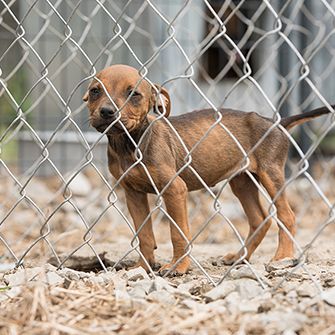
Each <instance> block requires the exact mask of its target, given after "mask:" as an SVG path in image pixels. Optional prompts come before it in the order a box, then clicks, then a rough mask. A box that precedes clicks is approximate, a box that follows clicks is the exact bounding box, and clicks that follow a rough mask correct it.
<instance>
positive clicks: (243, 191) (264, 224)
mask: <svg viewBox="0 0 335 335" xmlns="http://www.w3.org/2000/svg"><path fill="white" fill-rule="evenodd" d="M230 187H231V189H232V191H233V193H234V194H235V196H236V197H237V198H238V199H239V200H240V202H241V205H242V207H243V209H244V212H245V214H246V216H247V218H248V221H249V234H248V237H247V239H246V241H245V245H246V248H247V255H246V257H245V258H244V259H246V260H249V258H250V256H251V255H252V253H253V252H254V251H255V249H256V248H257V247H258V245H259V244H260V243H261V241H262V240H263V238H264V236H265V234H266V232H267V231H268V229H269V227H270V226H271V220H270V219H266V217H267V215H266V211H265V210H264V208H263V206H262V204H261V202H260V199H259V191H258V188H257V186H256V185H255V184H254V182H253V181H252V180H251V179H250V177H249V176H248V175H247V174H245V173H243V174H240V175H238V176H236V177H235V178H233V179H232V180H231V181H230ZM265 219H266V221H265ZM256 230H257V232H256ZM244 250H245V249H241V250H240V251H239V252H238V253H236V254H228V255H226V256H224V257H223V263H224V264H227V265H231V264H233V263H234V262H235V261H237V260H238V259H240V258H241V257H243V255H244V254H245V251H244Z"/></svg>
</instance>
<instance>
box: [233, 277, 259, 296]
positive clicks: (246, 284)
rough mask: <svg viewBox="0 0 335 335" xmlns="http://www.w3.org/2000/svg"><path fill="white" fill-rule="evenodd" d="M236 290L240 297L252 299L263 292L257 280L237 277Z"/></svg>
mask: <svg viewBox="0 0 335 335" xmlns="http://www.w3.org/2000/svg"><path fill="white" fill-rule="evenodd" d="M236 284H237V287H236V289H237V292H238V293H239V294H240V295H241V297H242V299H246V300H249V299H252V298H255V297H260V296H262V295H263V294H264V293H265V290H264V289H263V288H262V287H261V286H260V285H259V283H258V282H256V281H255V280H252V279H238V280H236Z"/></svg>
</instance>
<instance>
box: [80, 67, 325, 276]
mask: <svg viewBox="0 0 335 335" xmlns="http://www.w3.org/2000/svg"><path fill="white" fill-rule="evenodd" d="M97 78H98V81H97V80H93V81H92V83H91V84H90V87H89V92H88V93H87V94H86V95H85V96H84V100H85V101H87V106H88V108H89V111H90V120H91V125H92V126H93V127H95V128H96V129H97V130H99V131H101V132H103V131H106V129H107V127H108V126H109V127H110V128H109V129H108V130H107V131H106V134H107V137H108V140H109V146H108V162H109V163H108V164H109V170H110V172H111V173H112V175H113V176H114V177H115V178H116V179H119V178H120V177H121V176H123V174H124V172H125V171H127V169H128V168H129V167H130V166H132V165H133V164H134V163H135V162H136V160H137V158H136V157H135V154H134V150H135V147H134V145H133V144H132V142H131V141H130V140H129V138H128V136H127V135H126V134H125V132H124V130H123V129H122V126H121V124H120V122H116V123H115V124H114V125H113V126H112V127H111V126H110V124H111V123H112V122H113V121H114V120H115V118H116V117H117V115H118V113H117V109H119V108H121V107H122V106H123V105H124V103H125V101H126V100H127V97H128V93H129V88H131V89H133V88H134V87H135V86H136V85H137V84H138V83H139V81H140V80H141V77H140V76H139V74H138V71H137V70H136V69H134V68H131V67H129V66H125V65H114V66H111V67H109V68H107V69H105V70H103V71H101V72H100V73H99V74H97ZM99 81H101V82H102V83H103V86H104V87H105V89H106V90H107V92H108V94H109V95H110V97H111V98H112V99H113V101H114V102H115V104H116V107H115V106H113V104H112V103H111V101H110V99H109V98H108V96H107V94H106V93H105V91H104V89H103V88H102V87H101V83H99ZM92 88H97V89H98V90H100V94H98V95H97V96H95V95H94V94H93V93H92ZM157 89H158V91H159V92H157ZM136 91H137V93H136V96H135V95H134V97H133V98H132V97H130V98H129V101H128V102H127V104H126V105H125V106H124V107H123V108H122V110H121V112H120V115H121V119H120V120H121V122H122V124H123V125H124V126H125V127H126V128H127V130H128V131H129V133H130V134H131V136H132V137H133V138H134V140H135V142H136V143H138V142H139V140H140V149H141V152H142V155H143V158H142V163H143V164H144V165H145V166H146V168H147V169H148V171H149V172H150V175H151V177H152V179H153V181H154V183H155V185H156V187H157V188H158V190H159V191H161V190H163V189H164V192H163V194H162V196H163V198H164V201H165V205H166V209H167V211H168V213H169V215H170V216H171V218H172V219H173V220H174V221H175V222H176V224H177V225H178V227H179V229H180V230H181V231H182V233H183V234H181V233H180V232H179V230H178V229H177V228H176V227H175V225H174V224H171V225H170V227H171V239H172V244H173V258H172V261H171V262H170V263H169V264H166V265H164V266H162V268H161V269H160V272H161V273H165V272H166V271H170V273H173V274H183V273H185V272H186V271H187V270H188V269H189V265H190V259H189V257H187V256H186V257H183V256H184V255H185V249H186V248H187V245H188V242H187V241H188V240H190V239H191V235H190V230H189V225H188V218H187V193H188V192H189V191H193V190H198V189H200V188H202V187H203V185H202V183H201V182H200V181H199V180H198V178H197V177H196V176H195V175H194V174H193V172H192V171H191V169H189V168H186V169H183V167H184V165H185V156H186V154H187V153H186V151H185V149H184V148H183V146H182V144H181V143H180V141H179V139H178V138H177V136H176V134H175V133H174V131H173V130H172V129H171V128H170V127H169V125H168V124H167V122H166V121H165V119H164V118H163V119H159V120H155V119H156V118H155V117H153V116H149V115H148V113H149V111H150V110H151V109H152V108H153V107H154V106H156V107H157V108H158V109H159V110H160V112H165V115H168V114H169V113H170V105H171V103H170V97H169V94H168V92H167V91H166V90H165V89H163V88H160V87H159V86H157V85H156V89H155V88H154V87H152V86H151V85H150V84H149V83H148V82H147V81H146V80H142V81H141V82H140V84H139V85H138V87H137V89H136ZM93 92H94V90H93ZM95 93H97V92H95ZM138 94H140V97H139V95H138ZM159 94H162V95H163V96H162V95H159ZM109 111H110V113H112V114H113V116H112V117H110V118H106V117H102V113H105V114H107V115H109ZM221 113H222V120H221V123H222V124H223V125H224V126H225V127H227V128H228V129H229V130H230V131H231V133H232V134H234V136H236V138H237V140H238V141H239V142H240V143H241V145H242V147H243V148H244V150H245V151H246V152H249V151H250V150H251V149H252V148H253V146H254V145H255V144H256V143H257V142H258V141H259V139H260V138H261V137H262V136H263V135H264V134H265V132H266V131H267V130H268V129H269V127H271V125H272V124H273V123H272V121H271V120H269V119H266V118H263V117H261V116H260V115H258V114H256V113H245V112H240V111H234V110H229V109H222V110H221ZM324 113H325V109H323V110H322V113H319V114H318V113H316V114H317V115H316V114H315V115H314V114H313V115H311V113H309V114H308V115H307V114H306V117H304V114H303V115H302V116H297V117H295V118H292V119H290V120H289V119H283V120H282V124H283V125H284V126H285V127H287V128H290V127H291V125H292V124H294V123H297V122H299V123H301V122H304V121H306V120H307V119H309V118H311V117H316V116H318V115H321V114H324ZM169 121H170V122H171V124H172V125H173V127H174V128H175V129H176V130H177V132H178V134H179V136H180V137H181V138H182V139H183V141H184V143H185V145H186V147H187V148H188V149H189V150H190V149H191V148H192V147H193V146H194V145H197V143H198V141H200V140H201V139H203V140H202V141H201V142H200V144H199V145H197V147H196V149H195V150H194V151H193V153H192V163H191V166H192V167H193V168H194V169H195V170H196V171H197V173H198V174H199V175H200V177H201V178H202V179H203V181H204V182H205V183H206V184H207V185H208V186H214V185H215V184H217V183H218V182H220V181H222V180H223V179H226V178H228V177H229V176H231V175H232V173H234V172H235V171H237V170H238V169H240V168H241V164H242V163H243V162H244V160H243V158H244V156H243V154H242V152H241V150H240V149H239V147H238V145H237V144H236V143H235V142H234V140H233V139H232V138H231V137H230V136H229V135H228V134H227V132H226V131H225V130H224V129H223V128H222V126H221V125H219V124H218V125H216V126H215V127H214V128H213V129H212V131H211V132H210V133H209V134H208V136H207V137H205V138H203V136H204V135H205V133H206V131H207V130H208V129H209V128H210V127H211V126H212V125H213V123H214V122H215V121H216V118H215V112H214V111H213V110H211V109H207V110H200V111H194V112H192V113H188V114H183V115H180V116H175V117H170V118H169ZM114 122H115V121H114ZM149 125H150V127H149ZM288 147H289V141H288V139H287V137H286V135H285V134H284V133H283V132H282V131H281V130H280V129H278V128H274V129H273V130H272V131H271V132H270V133H269V134H268V136H267V137H266V138H265V139H264V141H263V142H262V143H261V144H260V145H259V146H258V147H257V149H255V150H254V151H253V152H252V154H251V155H250V156H249V158H250V164H249V166H248V167H247V170H248V171H250V172H251V173H252V174H253V175H254V176H255V178H256V179H258V180H259V182H260V183H261V184H262V185H263V186H264V187H265V189H266V190H267V192H268V193H269V195H270V197H271V198H275V205H276V207H277V210H278V218H279V219H280V220H281V221H282V222H283V224H284V225H285V227H286V228H287V229H288V231H289V232H290V233H291V235H293V236H294V234H295V218H294V213H293V212H292V210H291V208H290V205H289V203H288V201H287V199H286V196H285V192H281V193H280V195H278V192H279V190H281V188H282V186H283V183H284V166H285V161H286V157H287V151H288ZM177 172H180V173H179V175H178V176H176V174H177ZM121 185H122V186H123V188H124V190H125V194H126V199H127V205H128V209H129V212H130V214H131V216H132V218H133V221H134V225H135V228H136V230H137V231H138V234H139V240H140V250H141V252H142V254H143V256H144V257H145V259H146V260H147V262H148V263H149V264H150V265H151V266H154V265H155V257H154V249H155V248H156V242H155V238H154V234H153V231H152V222H151V218H150V217H149V218H148V215H149V205H148V199H147V194H148V193H154V189H153V187H152V184H151V182H150V180H149V178H148V177H147V175H146V173H145V170H144V168H143V167H142V166H141V164H136V165H135V166H134V167H133V168H132V169H131V170H130V171H129V172H128V173H127V174H126V175H125V176H123V178H122V181H121ZM167 185H169V186H168V187H167V188H166V186H167ZM230 185H231V188H232V190H233V192H234V194H235V195H236V196H237V198H238V199H239V200H240V202H241V204H242V206H243V208H244V211H245V213H246V215H247V217H248V221H249V226H250V229H249V235H248V236H249V237H251V235H253V234H254V232H255V230H256V229H257V227H258V226H259V225H260V224H261V223H262V222H263V221H264V219H265V218H266V216H267V212H266V210H265V209H264V208H263V206H262V204H261V203H260V201H259V191H258V189H257V187H256V186H255V185H254V183H253V182H252V181H251V179H250V178H249V177H248V175H247V174H245V173H241V174H240V175H238V176H236V177H235V178H233V179H232V180H231V181H230ZM144 220H147V221H146V223H145V224H144V225H143V227H142V228H140V227H141V226H142V223H143V222H144ZM270 224H271V221H270V220H268V221H267V222H266V223H265V224H264V225H263V227H262V228H261V229H259V231H258V232H257V234H255V236H253V238H252V239H250V238H247V241H246V245H247V250H248V254H247V257H246V259H249V258H250V256H251V254H252V253H253V252H254V250H255V249H256V248H257V246H258V245H259V243H260V242H261V240H262V239H263V237H264V236H265V234H266V231H267V230H268V228H269V226H270ZM293 253H294V249H293V242H292V240H291V239H290V238H289V236H288V235H287V234H286V233H285V232H284V230H283V229H279V241H278V248H277V251H276V254H275V256H274V258H273V259H275V260H279V259H283V258H286V257H290V258H292V257H293ZM241 255H242V254H241V253H238V254H229V255H227V256H226V257H225V261H226V263H227V264H231V263H233V262H234V261H236V260H237V259H238V258H239V257H240V256H241ZM138 265H140V266H143V267H144V268H146V269H147V266H146V264H145V262H143V260H142V259H140V261H139V263H138Z"/></svg>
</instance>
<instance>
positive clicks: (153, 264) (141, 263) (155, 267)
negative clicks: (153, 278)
mask: <svg viewBox="0 0 335 335" xmlns="http://www.w3.org/2000/svg"><path fill="white" fill-rule="evenodd" d="M148 263H149V265H150V267H151V270H152V271H157V270H159V269H160V268H161V264H160V263H157V262H155V261H150V262H148ZM138 267H142V268H143V269H144V270H145V271H147V272H150V268H149V267H148V266H147V264H146V263H145V262H144V260H143V259H139V260H138V261H137V262H136V263H135V264H134V265H133V266H131V267H129V268H128V269H129V270H130V269H135V268H138Z"/></svg>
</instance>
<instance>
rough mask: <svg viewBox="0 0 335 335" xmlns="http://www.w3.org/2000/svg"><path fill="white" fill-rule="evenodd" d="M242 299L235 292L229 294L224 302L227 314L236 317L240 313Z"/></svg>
mask: <svg viewBox="0 0 335 335" xmlns="http://www.w3.org/2000/svg"><path fill="white" fill-rule="evenodd" d="M241 300H242V297H241V296H240V294H239V293H238V292H236V291H234V292H231V293H229V294H228V295H227V296H226V299H225V300H224V302H225V305H226V307H227V309H228V310H229V312H230V313H231V314H233V315H236V314H238V313H239V312H240V305H241Z"/></svg>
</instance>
